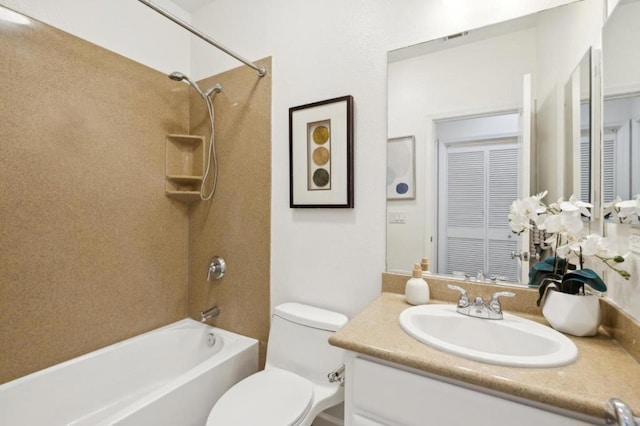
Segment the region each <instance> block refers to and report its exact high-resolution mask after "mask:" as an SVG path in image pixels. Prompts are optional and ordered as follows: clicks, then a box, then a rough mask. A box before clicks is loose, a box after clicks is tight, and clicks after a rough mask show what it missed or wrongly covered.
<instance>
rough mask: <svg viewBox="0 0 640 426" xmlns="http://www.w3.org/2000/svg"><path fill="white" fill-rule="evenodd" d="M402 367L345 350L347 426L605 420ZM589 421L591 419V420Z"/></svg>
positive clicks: (525, 425) (533, 425)
mask: <svg viewBox="0 0 640 426" xmlns="http://www.w3.org/2000/svg"><path fill="white" fill-rule="evenodd" d="M408 370H409V369H406V368H404V367H402V366H400V365H395V364H391V363H384V364H383V363H382V362H377V361H372V360H369V359H364V358H362V357H361V356H360V355H359V354H357V353H354V352H348V355H347V360H346V372H347V374H346V384H345V425H346V426H381V425H389V426H401V425H402V426H405V425H406V426H410V425H415V426H426V425H453V426H455V425H467V424H469V425H474V426H483V425H491V426H497V425H510V426H511V425H518V426H529V425H530V426H539V425H544V426H561V425H562V426H567V425H589V424H603V423H604V419H602V420H601V421H598V419H593V418H586V417H584V416H582V417H583V418H582V419H578V418H577V417H580V416H581V415H580V414H578V413H576V414H575V416H576V417H569V416H570V415H571V413H563V414H558V413H554V412H551V411H547V410H545V409H542V408H537V407H533V406H531V405H527V404H526V403H523V402H516V401H513V400H509V399H505V398H504V397H502V396H496V394H495V393H494V394H490V393H485V392H483V391H482V390H481V389H480V390H478V389H479V388H477V387H476V389H471V387H464V386H460V385H457V384H452V383H448V382H446V381H444V380H446V379H441V378H438V377H436V376H432V375H428V374H427V373H421V372H418V371H408ZM590 420H591V421H592V422H589V421H590Z"/></svg>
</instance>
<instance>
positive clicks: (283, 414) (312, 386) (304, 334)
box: [207, 303, 347, 426]
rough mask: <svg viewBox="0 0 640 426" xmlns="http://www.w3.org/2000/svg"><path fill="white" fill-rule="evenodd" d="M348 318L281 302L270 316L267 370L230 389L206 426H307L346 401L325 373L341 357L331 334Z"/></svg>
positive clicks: (335, 364)
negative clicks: (330, 341)
mask: <svg viewBox="0 0 640 426" xmlns="http://www.w3.org/2000/svg"><path fill="white" fill-rule="evenodd" d="M346 323H347V317H346V316H344V315H342V314H339V313H336V312H331V311H327V310H325V309H320V308H315V307H313V306H308V305H303V304H300V303H284V304H282V305H279V306H277V307H276V308H275V310H274V313H273V317H272V319H271V330H270V332H269V343H268V346H267V360H266V365H265V369H264V370H263V371H260V372H258V373H256V374H254V375H252V376H249V377H247V378H246V379H244V380H242V381H241V382H239V383H237V384H236V385H235V386H233V387H232V388H231V389H229V390H228V391H227V392H226V393H225V394H224V395H222V397H221V398H220V399H219V400H218V402H216V404H215V405H214V406H213V408H212V409H211V412H210V413H209V418H208V419H207V426H250V425H260V426H294V425H295V426H308V425H310V424H311V422H312V421H313V419H314V418H315V417H316V416H317V415H318V414H319V413H320V412H322V411H323V410H325V409H326V408H329V407H331V406H333V405H336V404H338V403H340V402H342V401H343V400H344V388H343V387H341V386H340V385H339V384H338V383H329V380H328V378H327V375H328V374H329V373H331V372H332V371H334V370H335V369H337V368H338V367H340V366H341V365H342V363H343V362H344V350H343V349H340V348H336V347H334V346H331V345H330V344H329V342H328V339H329V336H330V335H331V334H332V333H333V332H334V331H336V330H338V329H339V328H340V327H342V326H343V325H345V324H346Z"/></svg>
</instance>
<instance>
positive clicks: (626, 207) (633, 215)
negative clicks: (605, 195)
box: [603, 194, 640, 223]
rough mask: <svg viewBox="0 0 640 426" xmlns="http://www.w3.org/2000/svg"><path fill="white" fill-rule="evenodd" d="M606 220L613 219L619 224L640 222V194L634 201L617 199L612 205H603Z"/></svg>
mask: <svg viewBox="0 0 640 426" xmlns="http://www.w3.org/2000/svg"><path fill="white" fill-rule="evenodd" d="M603 214H604V217H605V218H611V219H613V220H615V221H616V222H619V223H633V222H637V221H638V220H640V194H639V195H636V197H635V198H634V199H632V200H622V199H620V197H616V199H615V200H613V201H612V202H610V203H606V204H604V205H603Z"/></svg>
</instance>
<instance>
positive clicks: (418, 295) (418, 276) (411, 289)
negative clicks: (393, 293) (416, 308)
mask: <svg viewBox="0 0 640 426" xmlns="http://www.w3.org/2000/svg"><path fill="white" fill-rule="evenodd" d="M404 297H405V299H406V301H407V303H410V304H412V305H424V304H427V303H429V285H428V284H427V282H426V281H425V280H424V279H423V278H422V268H421V266H420V264H419V263H416V264H415V265H414V267H413V273H412V275H411V278H409V280H408V281H407V285H406V287H405V288H404Z"/></svg>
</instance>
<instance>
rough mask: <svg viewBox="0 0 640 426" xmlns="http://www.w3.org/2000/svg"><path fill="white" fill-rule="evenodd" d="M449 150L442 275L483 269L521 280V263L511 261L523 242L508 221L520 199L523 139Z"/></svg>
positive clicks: (443, 191) (443, 178)
mask: <svg viewBox="0 0 640 426" xmlns="http://www.w3.org/2000/svg"><path fill="white" fill-rule="evenodd" d="M444 151H445V152H444V153H443V154H444V161H443V162H442V163H441V164H440V167H441V174H440V184H441V185H440V190H439V194H440V200H439V205H440V206H441V213H440V232H439V238H438V242H439V250H438V251H439V253H440V254H441V255H440V257H439V263H440V264H439V267H438V271H439V272H444V273H453V272H454V271H461V272H465V273H468V274H471V275H472V276H475V275H476V274H477V273H478V272H479V271H482V272H483V273H484V274H485V275H486V276H489V275H497V276H503V277H507V278H508V279H509V280H510V281H518V279H519V267H518V263H517V262H514V261H513V260H512V259H511V252H512V251H517V250H518V239H517V238H516V236H515V235H514V234H513V233H512V232H511V230H510V228H509V225H508V222H507V215H508V213H509V206H510V205H511V202H512V201H513V200H515V199H516V198H518V182H519V179H518V164H519V161H518V144H517V140H516V139H507V140H492V141H483V142H481V143H480V142H477V141H476V142H474V143H470V144H464V143H456V144H452V145H448V146H446V147H444ZM443 254H444V255H443Z"/></svg>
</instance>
